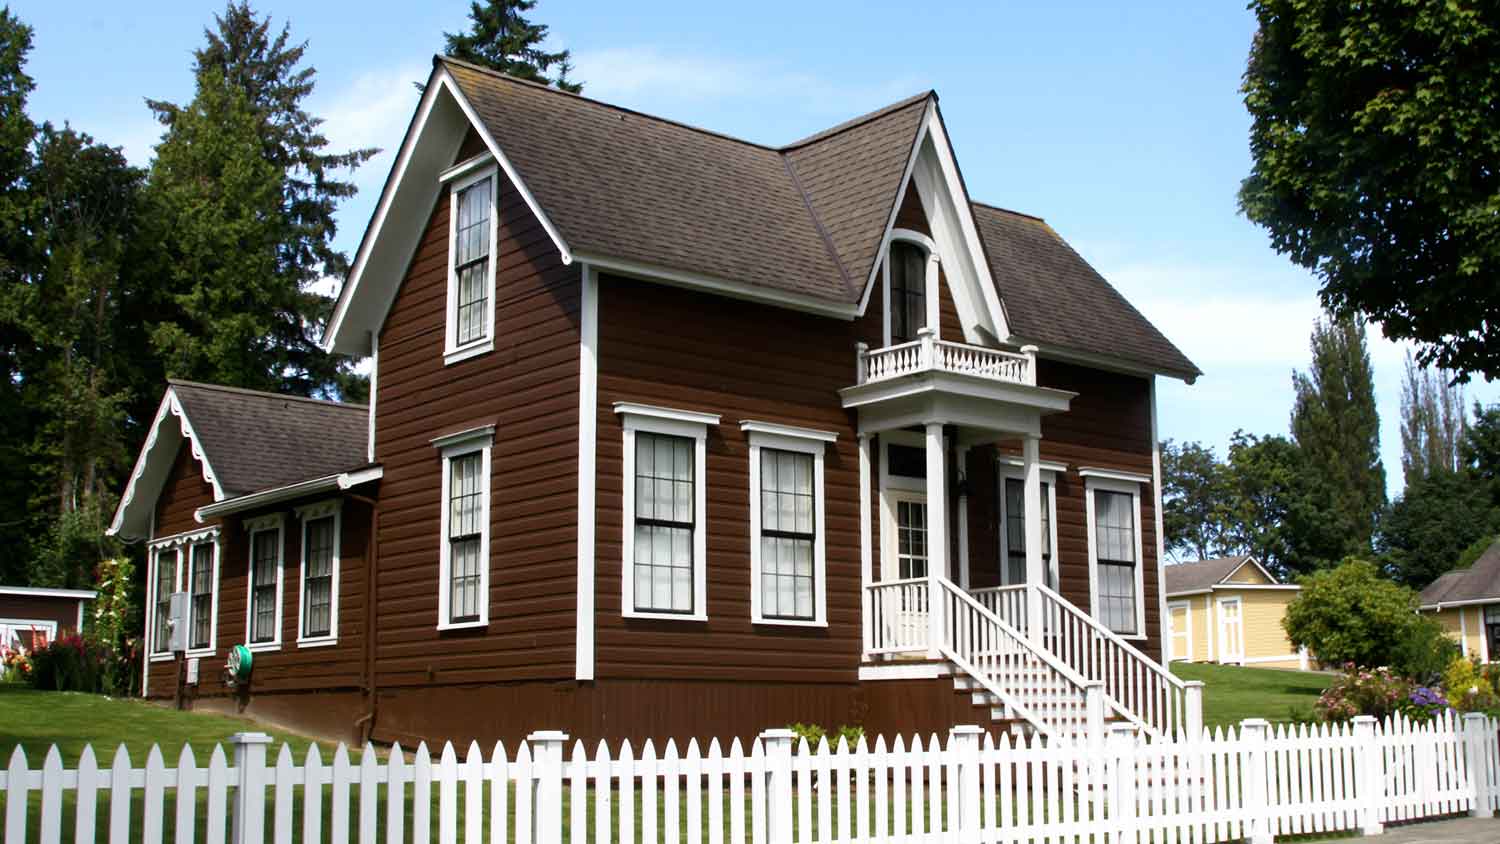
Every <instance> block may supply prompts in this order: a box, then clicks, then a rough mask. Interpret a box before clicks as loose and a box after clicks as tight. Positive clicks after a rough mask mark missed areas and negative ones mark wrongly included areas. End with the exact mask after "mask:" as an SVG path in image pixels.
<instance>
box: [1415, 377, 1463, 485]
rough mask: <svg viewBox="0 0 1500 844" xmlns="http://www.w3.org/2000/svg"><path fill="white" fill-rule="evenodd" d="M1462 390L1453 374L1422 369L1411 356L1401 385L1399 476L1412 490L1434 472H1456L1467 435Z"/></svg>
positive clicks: (1461, 463) (1459, 466)
mask: <svg viewBox="0 0 1500 844" xmlns="http://www.w3.org/2000/svg"><path fill="white" fill-rule="evenodd" d="M1468 427H1469V425H1468V416H1467V412H1466V408H1465V407H1464V391H1463V386H1462V385H1460V384H1457V383H1454V381H1453V373H1449V372H1444V371H1442V370H1434V369H1429V368H1425V367H1421V366H1419V365H1418V364H1417V362H1416V360H1415V359H1414V358H1413V357H1412V356H1411V354H1410V353H1408V354H1407V355H1406V373H1405V377H1404V378H1403V379H1402V381H1401V473H1402V475H1403V477H1404V479H1405V481H1406V486H1411V485H1412V484H1414V483H1416V482H1417V481H1419V480H1421V479H1422V478H1425V477H1427V476H1428V475H1431V474H1433V473H1434V472H1457V471H1458V470H1459V469H1460V468H1461V467H1462V465H1463V456H1462V455H1461V454H1460V450H1461V448H1462V446H1463V442H1464V437H1465V436H1466V435H1467V434H1468Z"/></svg>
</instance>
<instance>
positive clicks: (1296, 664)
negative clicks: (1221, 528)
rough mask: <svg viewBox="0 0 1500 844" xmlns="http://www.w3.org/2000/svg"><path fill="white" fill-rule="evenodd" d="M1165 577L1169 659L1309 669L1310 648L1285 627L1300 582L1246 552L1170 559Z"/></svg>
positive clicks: (1166, 648) (1167, 652) (1299, 588)
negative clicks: (1295, 642) (1297, 643)
mask: <svg viewBox="0 0 1500 844" xmlns="http://www.w3.org/2000/svg"><path fill="white" fill-rule="evenodd" d="M1165 578H1166V598H1167V637H1166V644H1165V648H1164V650H1165V651H1166V654H1167V658H1168V659H1171V660H1181V661H1187V662H1218V663H1224V664H1229V665H1255V666H1260V667H1263V668H1300V669H1302V670H1306V669H1307V667H1308V657H1307V651H1306V650H1298V649H1297V648H1295V647H1292V643H1291V642H1290V641H1288V640H1287V637H1286V631H1284V630H1282V629H1281V619H1282V616H1284V615H1286V608H1287V605H1288V604H1290V603H1291V602H1292V601H1293V600H1294V599H1296V597H1297V595H1298V593H1299V591H1300V590H1301V588H1302V587H1300V586H1294V585H1290V584H1285V583H1282V582H1281V581H1279V580H1277V579H1276V578H1275V576H1273V575H1272V574H1271V573H1270V572H1269V571H1267V570H1266V568H1265V567H1264V566H1262V565H1261V564H1260V563H1258V562H1256V560H1255V558H1254V557H1248V556H1243V557H1220V558H1218V559H1215V560H1199V561H1197V562H1193V563H1178V564H1176V565H1170V566H1167V567H1166V570H1165Z"/></svg>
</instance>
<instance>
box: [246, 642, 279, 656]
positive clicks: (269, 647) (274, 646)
mask: <svg viewBox="0 0 1500 844" xmlns="http://www.w3.org/2000/svg"><path fill="white" fill-rule="evenodd" d="M245 648H246V650H248V651H250V653H253V654H259V653H266V652H269V651H279V650H281V643H280V642H256V643H255V644H253V645H246V646H245Z"/></svg>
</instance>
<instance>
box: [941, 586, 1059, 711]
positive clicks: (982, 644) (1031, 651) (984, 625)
mask: <svg viewBox="0 0 1500 844" xmlns="http://www.w3.org/2000/svg"><path fill="white" fill-rule="evenodd" d="M938 583H939V584H940V587H939V597H938V600H941V601H943V618H944V628H945V629H944V636H943V642H942V643H941V646H940V650H941V651H942V654H943V656H944V657H946V658H947V659H948V661H950V662H952V663H953V664H954V665H955V666H957V667H958V669H959V670H961V671H963V672H964V673H965V674H968V675H969V676H970V677H971V678H973V679H974V680H975V681H977V682H978V683H979V685H980V686H981V687H983V688H984V690H985V691H987V692H989V693H990V694H992V695H994V696H995V698H996V699H998V700H999V701H1000V702H1001V703H1002V704H1004V705H1005V706H1006V707H1007V708H1009V709H1010V710H1011V712H1012V713H1013V714H1014V715H1015V716H1016V717H1018V718H1021V719H1024V720H1025V721H1027V722H1029V723H1030V724H1031V725H1032V726H1033V727H1035V728H1036V729H1037V731H1038V732H1040V733H1042V734H1044V735H1046V736H1047V737H1048V738H1051V739H1058V738H1072V737H1075V736H1077V735H1080V734H1082V733H1084V732H1085V731H1086V730H1087V728H1088V723H1087V721H1088V709H1087V707H1086V705H1085V700H1086V698H1085V695H1086V689H1087V686H1088V682H1087V681H1086V680H1085V679H1084V678H1083V677H1081V676H1079V674H1078V673H1077V672H1075V671H1073V670H1072V669H1070V668H1068V667H1067V666H1066V665H1064V664H1062V662H1060V661H1059V660H1058V659H1057V658H1056V657H1054V656H1052V655H1051V654H1049V653H1047V652H1046V651H1045V650H1042V649H1039V648H1037V647H1035V646H1033V645H1032V643H1030V642H1028V641H1027V640H1026V637H1025V636H1024V635H1022V633H1021V632H1020V631H1019V630H1017V629H1016V628H1014V627H1012V626H1011V625H1009V624H1006V623H1005V622H1004V621H1002V620H1001V619H1000V617H999V616H997V615H995V614H994V613H992V612H990V611H989V610H987V609H985V608H984V606H983V605H981V604H980V603H979V602H978V601H976V600H974V599H973V598H972V597H970V596H969V593H967V592H965V591H964V590H962V589H960V588H959V587H958V586H956V585H955V584H953V583H952V582H951V581H948V580H939V581H938Z"/></svg>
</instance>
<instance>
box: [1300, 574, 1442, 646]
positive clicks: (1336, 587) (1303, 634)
mask: <svg viewBox="0 0 1500 844" xmlns="http://www.w3.org/2000/svg"><path fill="white" fill-rule="evenodd" d="M1301 583H1302V593H1301V594H1300V595H1299V596H1298V597H1297V599H1296V600H1294V601H1292V603H1291V604H1290V605H1288V606H1287V610H1286V616H1285V618H1283V619H1282V621H1281V624H1282V627H1283V628H1285V630H1286V633H1287V637H1288V638H1289V639H1290V640H1291V642H1292V644H1293V645H1294V646H1296V647H1305V648H1307V649H1308V650H1310V651H1312V652H1313V653H1314V654H1316V655H1317V657H1318V659H1319V660H1321V661H1322V662H1324V663H1331V664H1334V665H1341V664H1345V663H1352V664H1353V665H1355V666H1357V667H1360V668H1373V667H1375V666H1377V665H1391V664H1393V661H1394V660H1395V657H1396V656H1397V655H1398V654H1399V652H1400V649H1401V647H1402V644H1403V642H1405V641H1406V640H1407V639H1408V638H1409V637H1411V636H1412V635H1414V634H1415V635H1418V636H1426V635H1427V633H1426V632H1425V631H1418V630H1417V628H1416V625H1418V624H1419V622H1420V621H1421V619H1420V617H1419V616H1418V615H1417V594H1416V593H1415V592H1413V591H1412V590H1410V589H1407V588H1406V587H1404V586H1399V585H1397V584H1395V583H1392V582H1391V581H1389V580H1386V579H1385V578H1383V577H1381V576H1380V572H1379V571H1378V570H1377V569H1376V568H1375V566H1374V565H1372V564H1370V563H1367V562H1365V561H1363V560H1356V559H1353V558H1350V559H1348V560H1345V561H1344V563H1343V564H1342V565H1340V566H1339V567H1338V568H1334V569H1328V570H1325V571H1319V572H1315V573H1313V574H1311V575H1308V576H1307V577H1304V578H1302V580H1301ZM1404 661H1405V662H1407V663H1410V664H1411V665H1417V666H1419V667H1427V666H1428V665H1429V663H1430V660H1428V659H1427V657H1426V656H1424V655H1420V654H1417V653H1413V654H1410V655H1408V657H1407V658H1406V659H1405V660H1404ZM1442 664H1446V663H1445V662H1444V663H1442ZM1442 664H1440V665H1439V666H1438V669H1437V670H1441V667H1442ZM1401 668H1402V670H1403V671H1404V670H1405V668H1406V666H1401Z"/></svg>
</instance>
